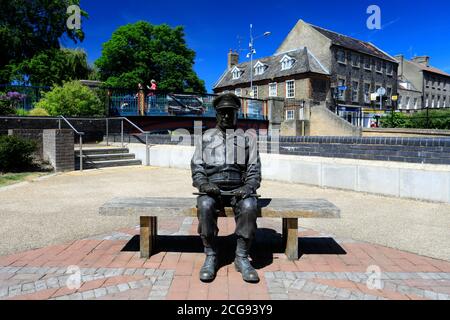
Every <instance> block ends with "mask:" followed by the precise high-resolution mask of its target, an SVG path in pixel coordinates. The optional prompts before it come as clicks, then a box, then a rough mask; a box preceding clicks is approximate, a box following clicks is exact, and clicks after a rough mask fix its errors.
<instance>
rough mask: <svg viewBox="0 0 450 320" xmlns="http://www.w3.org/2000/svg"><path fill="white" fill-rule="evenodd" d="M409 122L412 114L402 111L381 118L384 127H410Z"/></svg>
mask: <svg viewBox="0 0 450 320" xmlns="http://www.w3.org/2000/svg"><path fill="white" fill-rule="evenodd" d="M409 123H410V116H408V115H406V114H404V113H401V112H394V113H391V114H388V115H385V116H383V117H382V118H381V119H380V125H381V127H382V128H408V127H409Z"/></svg>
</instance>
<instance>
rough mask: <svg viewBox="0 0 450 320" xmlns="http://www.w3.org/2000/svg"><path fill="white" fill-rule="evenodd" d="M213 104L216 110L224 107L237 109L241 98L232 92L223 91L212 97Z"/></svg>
mask: <svg viewBox="0 0 450 320" xmlns="http://www.w3.org/2000/svg"><path fill="white" fill-rule="evenodd" d="M213 106H214V108H215V109H216V110H219V109H225V108H232V109H236V110H239V109H241V100H240V99H239V97H238V96H237V95H235V94H234V93H224V94H221V95H220V96H218V97H217V98H215V99H214V101H213Z"/></svg>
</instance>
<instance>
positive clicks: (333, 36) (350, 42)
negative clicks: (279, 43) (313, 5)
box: [310, 24, 397, 63]
mask: <svg viewBox="0 0 450 320" xmlns="http://www.w3.org/2000/svg"><path fill="white" fill-rule="evenodd" d="M310 26H311V27H313V28H314V29H315V30H317V31H318V32H320V33H321V34H322V35H324V36H325V37H327V38H328V39H330V40H331V42H332V43H333V44H334V45H337V46H340V47H344V48H347V49H350V50H353V51H357V52H361V53H365V54H368V55H371V56H375V57H378V58H380V59H384V60H388V61H391V62H395V63H397V61H396V60H395V59H394V58H392V57H391V56H389V55H388V54H386V53H385V52H383V51H382V50H380V49H378V48H377V47H375V46H374V45H373V44H371V43H370V42H365V41H362V40H358V39H354V38H351V37H348V36H345V35H342V34H339V33H337V32H334V31H330V30H326V29H323V28H321V27H317V26H314V25H312V24H310Z"/></svg>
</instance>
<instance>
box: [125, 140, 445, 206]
mask: <svg viewBox="0 0 450 320" xmlns="http://www.w3.org/2000/svg"><path fill="white" fill-rule="evenodd" d="M128 148H129V149H130V152H132V153H135V154H136V157H137V158H138V159H141V160H142V161H145V158H141V157H143V156H144V157H145V146H144V145H140V144H130V145H128ZM193 152H194V148H193V147H188V146H169V145H155V146H152V147H150V150H149V154H150V165H152V166H159V167H170V168H177V169H187V170H189V169H190V160H191V158H192V155H193ZM261 162H262V174H263V179H268V180H277V181H283V182H291V183H300V184H307V185H313V186H319V187H324V188H334V189H343V190H351V191H358V192H365V193H371V194H380V195H387V196H393V197H399V198H409V199H417V200H426V201H436V202H445V203H450V166H448V165H430V164H410V163H396V162H387V161H364V160H352V159H334V158H321V157H301V156H288V155H279V154H261Z"/></svg>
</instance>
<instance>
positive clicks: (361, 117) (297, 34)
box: [214, 20, 398, 126]
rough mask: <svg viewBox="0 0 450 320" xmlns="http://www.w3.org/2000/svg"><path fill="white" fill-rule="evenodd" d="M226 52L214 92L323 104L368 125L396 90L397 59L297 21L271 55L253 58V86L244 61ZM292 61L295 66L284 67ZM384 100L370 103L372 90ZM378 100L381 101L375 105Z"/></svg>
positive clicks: (364, 43)
mask: <svg viewBox="0 0 450 320" xmlns="http://www.w3.org/2000/svg"><path fill="white" fill-rule="evenodd" d="M238 60H239V58H238V56H237V53H235V52H230V53H229V56H228V68H227V70H226V71H225V72H224V74H223V75H222V77H221V78H220V79H219V81H218V82H217V84H216V85H215V87H214V91H215V92H223V91H234V92H235V93H236V94H238V95H245V96H252V95H253V96H254V97H255V98H256V97H258V98H260V99H265V98H268V97H275V96H276V97H281V98H285V99H296V100H306V99H309V100H312V101H314V103H316V104H319V103H324V104H326V106H327V107H328V108H330V109H332V110H335V111H336V112H337V113H338V114H340V115H341V116H342V117H344V118H346V119H347V120H349V121H350V122H351V123H353V124H355V125H359V126H369V122H370V117H372V116H373V114H374V113H380V111H379V109H380V107H381V106H382V107H383V109H386V108H391V107H392V106H393V105H394V103H393V102H392V99H391V97H392V96H393V95H396V94H397V91H398V83H397V71H398V62H397V61H396V60H395V59H394V58H393V57H391V56H390V55H388V54H387V53H385V52H383V51H382V50H381V49H379V48H377V47H376V46H375V45H373V44H371V43H368V42H364V41H361V40H357V39H354V38H351V37H348V36H345V35H342V34H339V33H336V32H333V31H329V30H326V29H323V28H320V27H317V26H314V25H311V24H309V23H306V22H304V21H303V20H299V21H298V22H297V24H296V25H295V26H294V28H293V29H292V30H291V31H290V32H289V34H288V35H287V37H286V38H285V39H284V40H283V42H282V44H281V45H280V46H279V48H278V49H277V50H276V52H275V54H274V55H273V56H271V57H267V58H263V59H259V60H255V61H254V64H253V88H250V76H251V75H250V66H249V64H250V63H249V62H245V63H241V64H238ZM291 63H292V64H293V66H295V68H291V69H289V71H288V72H286V70H285V66H289V64H291ZM379 88H385V89H386V94H385V95H386V98H385V99H383V101H382V102H380V100H379V99H377V101H371V99H370V98H371V94H373V93H375V92H376V91H377V89H379ZM381 104H382V105H381Z"/></svg>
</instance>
